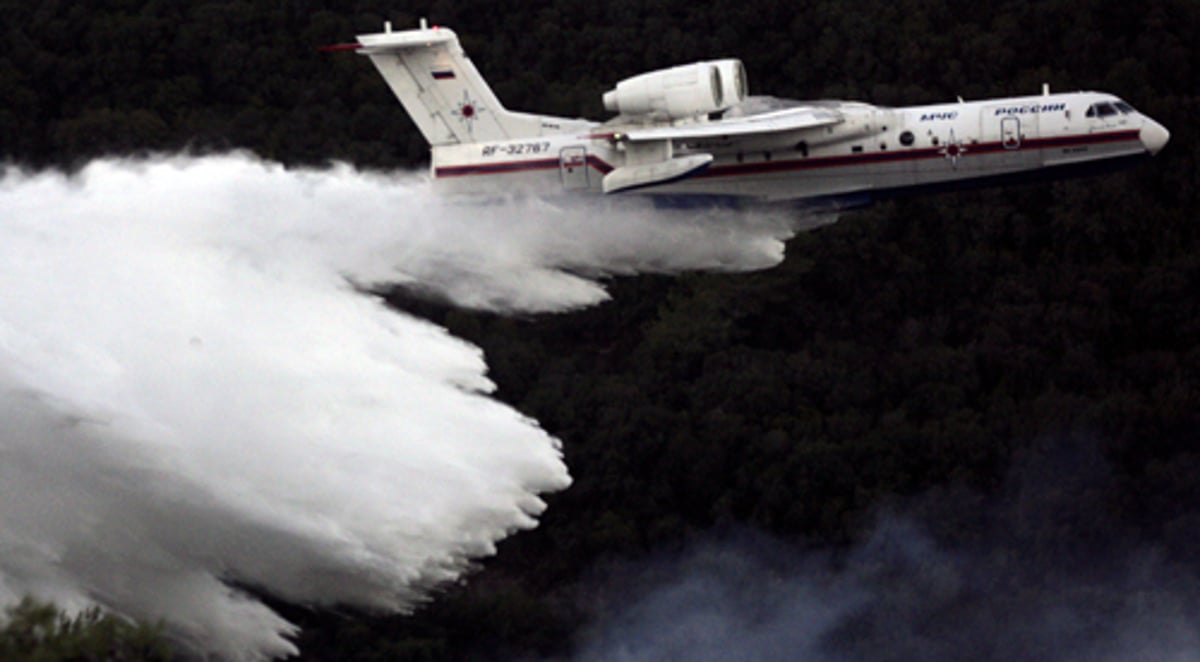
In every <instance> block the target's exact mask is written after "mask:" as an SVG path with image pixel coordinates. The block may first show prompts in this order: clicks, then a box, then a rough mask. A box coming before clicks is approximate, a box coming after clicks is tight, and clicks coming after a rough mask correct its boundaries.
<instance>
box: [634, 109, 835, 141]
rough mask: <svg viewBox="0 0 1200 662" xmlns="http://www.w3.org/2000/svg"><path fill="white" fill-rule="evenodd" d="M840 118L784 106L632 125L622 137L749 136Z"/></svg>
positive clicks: (821, 111)
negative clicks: (736, 114) (672, 123)
mask: <svg viewBox="0 0 1200 662" xmlns="http://www.w3.org/2000/svg"><path fill="white" fill-rule="evenodd" d="M841 122H842V114H841V113H839V112H837V111H836V110H831V109H828V108H814V107H808V108H803V107H802V108H787V109H785V110H776V111H772V112H769V113H761V114H758V115H750V116H749V117H738V118H734V119H724V120H718V121H715V122H697V123H695V124H683V125H679V126H664V127H654V128H648V129H631V130H629V131H623V132H621V138H622V139H624V140H629V141H632V142H647V141H654V140H688V139H696V138H721V137H733V136H751V135H760V134H768V133H787V132H789V131H803V130H806V129H815V128H818V127H824V126H832V125H834V124H839V123H841Z"/></svg>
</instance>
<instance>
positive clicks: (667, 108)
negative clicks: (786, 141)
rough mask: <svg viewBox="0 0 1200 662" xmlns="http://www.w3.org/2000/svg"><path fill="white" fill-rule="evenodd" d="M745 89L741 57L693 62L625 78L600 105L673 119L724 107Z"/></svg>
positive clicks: (738, 99)
mask: <svg viewBox="0 0 1200 662" xmlns="http://www.w3.org/2000/svg"><path fill="white" fill-rule="evenodd" d="M746 91H747V85H746V68H745V67H744V66H742V62H741V60H714V61H711V62H696V63H693V64H685V65H681V66H678V67H671V68H670V69H659V70H658V71H651V72H649V73H644V74H640V75H637V76H634V77H632V78H626V79H625V80H623V81H621V82H619V83H617V86H616V88H614V89H612V90H609V91H608V92H605V93H604V108H605V109H606V110H608V111H610V112H614V113H621V114H624V115H654V116H658V117H665V118H667V119H672V120H675V119H682V118H685V117H695V116H697V115H706V114H708V113H716V112H720V111H722V110H726V109H728V108H730V107H732V106H734V105H736V104H738V103H741V101H742V100H743V99H745V98H746Z"/></svg>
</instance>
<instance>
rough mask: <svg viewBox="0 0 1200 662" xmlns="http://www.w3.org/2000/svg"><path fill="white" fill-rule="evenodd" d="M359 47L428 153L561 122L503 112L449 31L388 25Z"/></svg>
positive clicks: (362, 38) (423, 25) (529, 132)
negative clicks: (397, 28) (426, 144)
mask: <svg viewBox="0 0 1200 662" xmlns="http://www.w3.org/2000/svg"><path fill="white" fill-rule="evenodd" d="M358 42H359V44H360V46H359V47H358V48H357V49H356V50H358V51H359V52H360V53H362V54H363V55H366V56H367V57H369V58H371V62H373V63H374V64H375V67H376V68H377V69H378V70H379V73H380V74H382V75H383V78H384V80H385V81H387V84H388V86H389V87H391V88H392V92H394V93H395V94H396V97H397V98H399V99H400V103H402V104H403V105H404V109H405V110H406V111H408V114H409V116H410V117H412V120H413V122H414V123H415V124H416V125H417V128H419V129H420V130H421V133H422V134H424V135H425V139H426V140H427V141H429V144H430V146H432V147H442V146H447V145H462V144H469V143H478V142H491V141H498V140H512V139H516V138H527V137H534V136H540V135H542V134H543V132H544V131H546V130H547V129H549V128H552V127H554V126H555V125H557V124H559V123H560V122H561V121H562V120H560V119H559V118H552V117H543V116H540V115H529V114H525V113H515V112H512V111H509V110H506V109H505V108H504V106H503V105H501V103H500V100H499V99H497V98H496V95H495V94H494V93H493V92H492V89H491V88H490V87H488V84H487V82H485V81H484V80H483V76H481V75H480V74H479V71H478V70H477V69H476V68H475V65H474V64H472V63H471V60H470V59H469V58H468V57H467V55H466V53H464V52H463V49H462V46H460V45H459V43H458V35H456V34H454V31H453V30H449V29H446V28H439V27H436V26H435V27H433V28H430V27H429V26H428V25H427V24H426V22H425V21H424V19H422V21H421V27H420V28H419V29H416V30H402V31H396V32H393V31H392V29H391V24H390V23H389V24H387V25H386V27H385V30H384V32H381V33H377V34H369V35H360V36H359V37H358ZM544 125H548V126H544Z"/></svg>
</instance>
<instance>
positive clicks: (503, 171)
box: [431, 92, 1168, 204]
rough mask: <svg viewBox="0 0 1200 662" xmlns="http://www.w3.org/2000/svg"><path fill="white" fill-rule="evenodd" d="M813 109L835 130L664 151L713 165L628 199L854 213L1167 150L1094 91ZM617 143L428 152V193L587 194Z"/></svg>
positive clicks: (546, 137) (582, 139)
mask: <svg viewBox="0 0 1200 662" xmlns="http://www.w3.org/2000/svg"><path fill="white" fill-rule="evenodd" d="M815 105H818V106H820V107H823V108H828V109H830V110H834V111H836V112H837V113H838V114H840V116H841V117H842V118H843V119H842V121H841V122H840V123H838V124H835V125H833V126H828V127H822V128H820V129H819V130H817V131H814V130H812V129H802V130H797V131H794V132H784V133H771V134H765V135H754V136H747V137H742V136H721V135H713V136H706V137H701V138H692V139H682V140H674V141H672V143H673V144H672V146H671V151H672V156H673V157H676V158H678V157H682V156H686V155H688V154H690V153H706V154H711V155H712V156H713V160H712V162H711V163H710V164H709V165H708V166H707V167H706V168H704V169H703V170H701V171H699V172H696V173H694V174H690V175H689V176H687V177H686V178H681V179H680V180H678V181H669V182H664V183H661V184H654V185H649V186H645V187H642V188H640V189H639V190H638V191H637V193H642V194H649V195H659V196H670V197H675V196H683V197H687V198H691V197H711V198H714V199H732V200H743V201H751V202H754V201H761V202H772V201H783V200H800V201H807V200H813V201H829V202H834V203H838V202H839V201H841V202H846V203H850V204H853V203H856V202H865V201H869V200H872V199H877V198H880V197H888V196H895V195H903V194H905V193H907V192H914V191H921V190H928V189H937V188H954V187H959V186H970V185H973V184H977V183H988V182H990V181H993V180H996V181H1003V180H1006V179H1013V178H1018V177H1034V178H1040V177H1054V176H1062V175H1070V174H1074V173H1076V172H1088V171H1092V170H1097V169H1108V168H1110V167H1115V166H1120V165H1124V164H1125V163H1128V162H1132V161H1135V160H1138V159H1140V158H1141V157H1145V156H1149V155H1152V154H1154V153H1156V152H1157V151H1158V150H1159V149H1161V148H1162V147H1163V145H1164V144H1165V143H1166V141H1167V139H1168V133H1167V131H1166V130H1165V129H1164V128H1163V127H1162V126H1161V125H1159V124H1158V123H1157V122H1155V121H1154V120H1152V119H1150V118H1149V117H1146V116H1145V115H1143V114H1141V113H1139V112H1137V111H1136V110H1134V109H1133V108H1132V107H1130V106H1129V105H1128V104H1126V103H1125V102H1123V101H1121V100H1120V99H1118V98H1116V97H1114V96H1112V95H1110V94H1105V93H1098V92H1075V93H1068V94H1043V95H1039V96H1028V97H1013V98H1001V99H989V100H984V101H970V102H954V103H948V104H936V105H928V106H910V107H903V108H884V107H877V106H872V105H869V104H864V103H858V102H816V104H815ZM720 121H722V120H716V121H714V122H712V123H711V124H713V125H716V124H718V123H719V122H720ZM635 128H636V127H635ZM624 130H627V128H626V127H623V126H620V125H619V124H617V125H614V124H612V123H606V124H594V123H582V124H572V125H569V126H566V127H561V126H554V125H551V126H547V127H545V132H544V134H543V135H542V136H539V137H536V138H521V139H518V140H506V141H494V142H483V143H473V144H466V145H451V146H443V147H434V148H433V150H432V163H431V174H432V176H433V178H434V180H435V181H436V182H437V183H438V185H439V187H443V188H445V189H446V190H450V191H455V192H470V193H481V192H482V193H499V192H504V193H511V192H536V193H555V192H579V193H588V192H592V193H600V192H601V181H602V179H603V177H604V176H605V175H607V174H608V173H610V172H612V171H613V170H614V169H616V168H619V167H621V166H622V165H624V164H625V163H626V162H627V161H628V160H630V151H631V150H633V149H636V148H637V147H636V145H635V144H632V143H627V142H623V141H622V139H621V136H622V132H623V131H624Z"/></svg>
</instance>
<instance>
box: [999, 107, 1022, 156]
mask: <svg viewBox="0 0 1200 662" xmlns="http://www.w3.org/2000/svg"><path fill="white" fill-rule="evenodd" d="M1000 144H1001V145H1004V149H1021V119H1020V118H1019V117H1013V116H1011V115H1010V116H1008V117H1005V118H1004V119H1002V120H1000Z"/></svg>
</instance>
